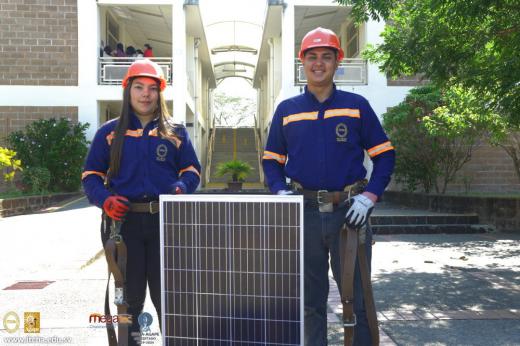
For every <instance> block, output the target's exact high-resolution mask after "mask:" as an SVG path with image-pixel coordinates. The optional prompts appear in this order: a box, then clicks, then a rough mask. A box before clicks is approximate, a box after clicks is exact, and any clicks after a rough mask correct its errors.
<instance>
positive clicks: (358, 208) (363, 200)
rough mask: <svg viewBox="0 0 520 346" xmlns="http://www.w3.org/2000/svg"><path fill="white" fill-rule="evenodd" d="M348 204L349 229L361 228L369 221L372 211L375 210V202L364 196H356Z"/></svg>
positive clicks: (347, 221) (346, 216)
mask: <svg viewBox="0 0 520 346" xmlns="http://www.w3.org/2000/svg"><path fill="white" fill-rule="evenodd" d="M348 202H349V203H350V208H349V210H348V211H347V214H345V223H346V224H347V226H348V227H351V228H359V227H361V226H362V225H363V224H364V223H365V222H366V221H367V220H368V217H369V216H370V213H371V212H372V209H374V202H372V201H371V200H370V198H368V197H367V196H364V195H356V196H354V197H352V198H351V199H349V201H348Z"/></svg>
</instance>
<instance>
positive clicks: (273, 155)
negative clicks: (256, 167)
mask: <svg viewBox="0 0 520 346" xmlns="http://www.w3.org/2000/svg"><path fill="white" fill-rule="evenodd" d="M262 159H264V160H275V161H278V162H279V163H281V164H284V163H285V160H286V156H285V155H280V154H277V153H273V152H272V151H267V150H265V151H264V156H262Z"/></svg>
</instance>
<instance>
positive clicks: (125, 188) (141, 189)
mask: <svg viewBox="0 0 520 346" xmlns="http://www.w3.org/2000/svg"><path fill="white" fill-rule="evenodd" d="M117 121H118V119H114V120H111V121H109V122H107V123H105V124H104V125H103V126H101V127H100V128H99V129H98V131H97V132H96V135H95V136H94V140H93V141H92V144H91V146H90V150H89V153H88V155H87V159H86V162H85V168H84V171H83V174H82V183H83V188H84V190H85V193H86V194H87V197H88V199H89V201H90V202H91V203H92V204H95V205H97V206H99V207H102V205H103V203H104V201H105V199H106V198H107V197H108V196H110V195H112V194H117V195H121V196H125V197H127V198H128V199H129V200H130V201H139V200H154V199H158V197H159V195H160V194H169V193H175V192H174V191H173V190H174V187H175V186H179V187H181V189H182V190H183V192H184V193H192V192H193V191H195V189H196V188H197V186H198V184H199V182H200V171H201V166H200V163H199V161H198V159H197V156H196V154H195V151H194V149H193V146H192V144H191V142H190V139H189V137H188V133H187V131H186V128H185V127H183V126H178V125H176V126H175V127H174V126H173V125H170V126H172V131H173V133H174V134H175V135H176V136H175V137H171V138H170V137H169V138H163V137H161V136H160V134H159V133H158V120H157V119H155V120H153V121H151V122H149V123H148V124H147V125H146V127H145V128H143V127H142V125H141V122H140V121H139V118H137V116H135V114H133V113H131V114H130V124H129V127H128V130H127V131H126V133H125V141H124V144H123V152H122V155H121V163H120V168H119V174H118V175H117V176H112V177H111V178H110V190H109V189H107V188H106V187H105V186H104V180H105V178H106V175H107V172H108V168H109V165H110V145H111V143H112V140H113V138H114V131H115V128H116V125H117Z"/></svg>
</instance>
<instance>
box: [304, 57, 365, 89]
mask: <svg viewBox="0 0 520 346" xmlns="http://www.w3.org/2000/svg"><path fill="white" fill-rule="evenodd" d="M295 67H296V73H295V79H296V81H295V83H296V85H303V84H306V83H307V76H305V72H304V70H303V65H302V62H301V61H300V60H299V59H295ZM334 83H336V84H338V85H345V84H350V85H364V84H367V61H366V60H364V59H343V60H342V61H341V63H340V64H339V67H338V69H337V70H336V73H335V74H334Z"/></svg>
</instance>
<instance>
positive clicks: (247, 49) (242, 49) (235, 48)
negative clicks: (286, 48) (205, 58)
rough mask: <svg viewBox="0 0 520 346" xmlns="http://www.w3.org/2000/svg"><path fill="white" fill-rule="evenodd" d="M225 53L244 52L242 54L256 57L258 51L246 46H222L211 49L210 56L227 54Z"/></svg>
mask: <svg viewBox="0 0 520 346" xmlns="http://www.w3.org/2000/svg"><path fill="white" fill-rule="evenodd" d="M227 52H244V53H251V54H253V55H256V54H257V53H258V51H257V50H256V49H254V48H251V47H246V46H235V45H232V46H222V47H216V48H213V49H211V54H218V53H227Z"/></svg>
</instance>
